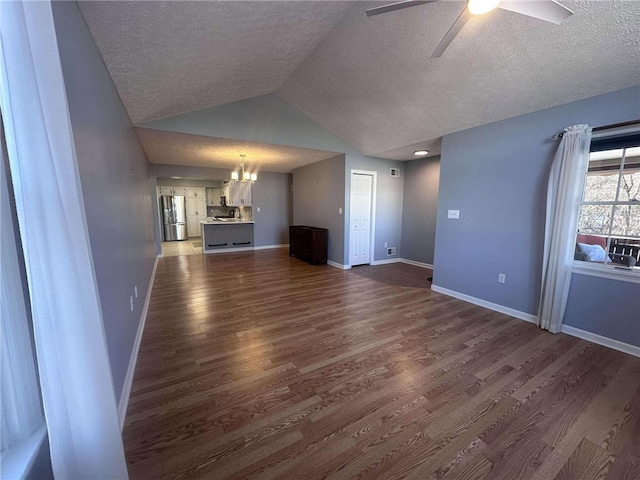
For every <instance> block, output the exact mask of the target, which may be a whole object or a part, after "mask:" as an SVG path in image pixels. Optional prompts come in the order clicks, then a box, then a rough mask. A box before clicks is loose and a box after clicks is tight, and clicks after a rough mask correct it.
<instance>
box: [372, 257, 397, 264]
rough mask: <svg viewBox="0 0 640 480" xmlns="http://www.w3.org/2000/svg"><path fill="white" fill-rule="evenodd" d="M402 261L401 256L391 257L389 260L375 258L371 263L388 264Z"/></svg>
mask: <svg viewBox="0 0 640 480" xmlns="http://www.w3.org/2000/svg"><path fill="white" fill-rule="evenodd" d="M398 262H400V259H399V258H389V259H387V260H374V261H373V262H371V265H388V264H390V263H398Z"/></svg>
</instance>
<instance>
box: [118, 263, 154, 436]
mask: <svg viewBox="0 0 640 480" xmlns="http://www.w3.org/2000/svg"><path fill="white" fill-rule="evenodd" d="M160 258H161V255H158V256H157V257H156V260H155V262H154V264H153V270H152V271H151V278H150V279H149V287H148V288H147V296H146V298H145V299H144V306H143V307H142V313H141V314H140V322H139V323H138V332H137V333H136V339H135V340H134V342H133V351H132V352H131V358H130V359H129V367H128V368H127V375H126V376H125V378H124V385H123V387H122V393H121V394H120V402H119V403H118V419H119V420H120V430H122V428H123V427H124V419H125V418H126V416H127V407H128V406H129V396H130V395H131V385H132V384H133V375H134V373H135V371H136V363H137V362H138V352H139V351H140V343H141V342H142V332H143V331H144V325H145V322H146V321H147V313H148V312H149V303H150V302H151V290H153V282H154V280H155V279H156V268H157V267H158V260H159V259H160Z"/></svg>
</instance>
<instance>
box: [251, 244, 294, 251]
mask: <svg viewBox="0 0 640 480" xmlns="http://www.w3.org/2000/svg"><path fill="white" fill-rule="evenodd" d="M270 248H289V244H288V243H285V244H282V245H261V246H259V247H253V249H254V250H268V249H270Z"/></svg>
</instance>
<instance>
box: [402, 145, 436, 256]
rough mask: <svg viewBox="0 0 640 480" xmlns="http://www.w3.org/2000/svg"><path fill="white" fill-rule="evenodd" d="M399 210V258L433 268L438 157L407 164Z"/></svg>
mask: <svg viewBox="0 0 640 480" xmlns="http://www.w3.org/2000/svg"><path fill="white" fill-rule="evenodd" d="M404 165H405V168H404V172H403V174H404V200H403V204H404V206H403V208H402V257H403V258H406V259H408V260H414V261H416V262H422V263H427V264H429V265H433V250H434V248H435V243H436V217H437V215H438V183H439V181H440V157H433V158H421V159H419V160H412V161H410V162H406V163H405V164H404Z"/></svg>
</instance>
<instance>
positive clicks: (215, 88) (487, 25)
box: [80, 0, 640, 160]
mask: <svg viewBox="0 0 640 480" xmlns="http://www.w3.org/2000/svg"><path fill="white" fill-rule="evenodd" d="M531 1H536V0H531ZM382 3H384V2H382ZM561 3H562V4H563V5H566V6H568V7H569V8H571V9H572V10H573V11H574V12H575V14H574V15H573V16H571V17H569V18H568V19H567V20H566V21H565V22H563V23H562V24H561V25H553V24H550V23H546V22H543V21H541V20H538V19H535V18H531V17H526V16H523V15H519V14H516V13H513V12H509V11H505V10H496V11H494V12H492V13H490V14H488V15H485V16H482V17H474V18H472V19H471V20H470V21H469V23H468V24H467V25H466V26H465V27H464V29H463V30H462V31H461V33H460V34H459V35H458V37H457V38H456V39H455V40H454V41H453V43H452V44H451V45H450V46H449V48H448V49H447V50H446V51H445V53H444V55H443V56H442V57H441V58H438V59H431V58H430V56H431V54H432V52H433V50H434V49H435V47H436V46H437V45H438V43H439V42H440V40H441V39H442V37H443V36H444V34H445V33H446V31H447V30H448V29H449V27H450V26H451V25H452V23H453V22H454V20H455V19H456V17H457V15H458V14H459V13H460V12H461V11H462V9H463V8H464V5H465V3H464V2H461V1H447V0H442V1H440V2H437V3H429V4H425V5H420V6H417V7H413V8H407V9H403V10H398V11H396V12H392V13H388V14H385V15H378V16H375V17H367V16H366V15H365V13H364V11H365V10H366V9H367V8H369V7H371V6H375V5H380V4H381V2H374V3H372V2H333V1H303V2H291V1H263V2H260V1H259V2H245V1H220V2H82V3H80V5H81V10H82V13H83V15H84V16H85V18H86V20H87V23H88V25H89V28H90V30H91V32H92V35H93V36H94V38H95V40H96V43H97V45H98V48H99V49H100V51H101V53H102V55H103V58H104V60H105V64H106V65H107V68H108V69H109V72H110V74H111V76H112V78H113V79H114V83H115V84H116V88H117V89H118V92H119V93H120V96H121V98H122V99H123V102H124V104H125V107H126V108H127V110H128V112H129V114H130V116H131V118H132V120H133V122H134V123H137V124H140V123H142V122H145V121H148V120H151V119H156V118H161V117H168V116H173V115H177V114H180V113H185V112H188V111H192V110H198V109H202V108H206V107H211V106H216V105H220V104H224V103H228V102H233V101H236V100H240V99H245V98H250V97H253V96H257V95H262V94H266V93H272V92H275V93H276V94H278V95H279V96H281V97H282V98H283V99H285V100H286V101H287V102H289V103H291V104H292V105H294V106H296V107H297V108H299V109H300V110H302V111H303V112H304V113H306V114H307V115H308V116H309V117H311V118H312V119H314V120H315V121H316V122H318V123H320V124H321V125H323V126H324V127H325V128H327V129H328V130H330V131H332V132H333V133H334V134H336V135H337V136H339V137H340V138H342V139H343V140H345V141H346V142H347V143H349V144H350V145H352V146H353V147H355V148H356V149H358V150H360V151H361V152H362V153H365V154H367V155H372V156H380V157H384V158H393V159H399V160H407V159H412V158H415V157H414V156H413V150H415V149H416V148H418V147H422V146H425V147H427V148H429V149H431V150H432V152H433V153H437V152H438V151H439V141H440V138H441V137H442V135H444V134H447V133H451V132H455V131H460V130H463V129H466V128H470V127H474V126H478V125H483V124H486V123H490V122H494V121H498V120H503V119H507V118H511V117H515V116H518V115H522V114H525V113H529V112H532V111H537V110H540V109H544V108H548V107H552V106H556V105H560V104H564V103H568V102H571V101H575V100H579V99H582V98H587V97H591V96H594V95H598V94H602V93H606V92H611V91H614V90H619V89H622V88H625V87H628V86H632V85H638V84H640V2H639V1H637V0H631V1H614V0H607V1H588V0H582V1H571V0H561Z"/></svg>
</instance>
